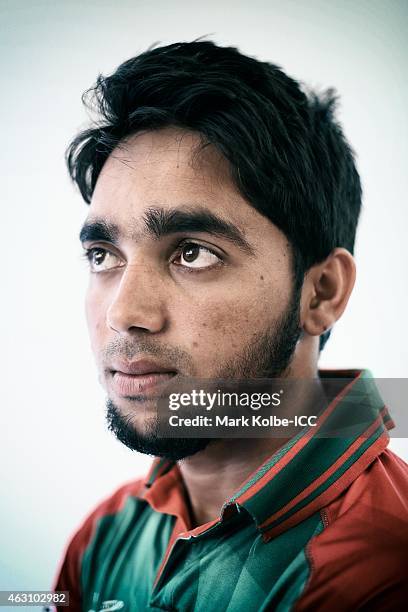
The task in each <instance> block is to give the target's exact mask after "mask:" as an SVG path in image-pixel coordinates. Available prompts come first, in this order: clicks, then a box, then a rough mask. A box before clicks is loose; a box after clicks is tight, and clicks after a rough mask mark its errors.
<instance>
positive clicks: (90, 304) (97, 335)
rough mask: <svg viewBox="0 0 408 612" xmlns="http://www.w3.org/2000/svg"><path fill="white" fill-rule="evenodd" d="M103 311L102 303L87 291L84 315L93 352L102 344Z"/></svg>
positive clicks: (91, 292) (104, 317)
mask: <svg viewBox="0 0 408 612" xmlns="http://www.w3.org/2000/svg"><path fill="white" fill-rule="evenodd" d="M105 310H106V309H105V306H104V304H103V302H102V301H101V300H98V299H97V296H96V295H95V293H94V292H93V291H92V290H91V289H88V292H87V295H86V299H85V315H86V321H87V325H88V332H89V337H90V339H91V346H92V348H93V350H94V351H95V350H96V349H97V348H98V346H100V345H101V343H102V342H103V335H104V329H105V320H106V312H105Z"/></svg>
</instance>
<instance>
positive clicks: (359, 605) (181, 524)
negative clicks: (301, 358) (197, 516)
mask: <svg viewBox="0 0 408 612" xmlns="http://www.w3.org/2000/svg"><path fill="white" fill-rule="evenodd" d="M320 375H321V376H327V375H329V376H331V377H336V376H337V377H348V378H350V379H351V382H350V383H349V384H347V385H346V386H345V387H344V389H343V390H342V391H341V393H340V394H339V395H338V396H337V397H336V398H335V399H334V400H333V401H332V402H331V403H330V404H329V405H328V406H327V408H325V410H324V411H323V412H322V413H321V414H320V416H319V418H318V421H317V425H316V427H313V428H306V429H305V430H302V432H300V433H299V434H297V435H295V436H294V437H293V438H291V440H289V442H287V443H286V444H285V445H284V446H283V447H281V448H280V449H279V450H278V451H277V452H275V453H274V454H272V455H271V456H270V457H269V458H268V459H267V460H266V461H264V462H263V464H262V465H260V466H259V468H258V469H257V470H255V472H253V473H252V474H251V475H250V476H249V477H248V478H247V480H246V481H245V482H244V483H242V485H241V486H240V487H239V489H238V490H237V491H236V492H235V493H234V495H232V497H230V498H229V499H227V500H226V501H225V503H224V505H223V507H222V509H221V512H220V516H219V517H218V518H217V519H215V520H213V521H210V522H208V523H205V524H204V525H200V526H198V527H195V528H191V525H190V522H189V520H190V519H189V511H188V505H187V500H186V494H185V489H184V485H183V480H182V477H181V474H180V471H179V468H178V465H177V463H173V462H171V461H168V460H166V459H159V458H157V459H155V460H154V461H153V464H152V466H151V469H150V471H149V474H148V475H147V476H146V477H145V478H143V479H140V480H137V481H133V482H131V483H128V484H126V485H124V486H122V487H121V488H120V489H118V490H117V491H116V492H115V493H114V494H113V495H111V496H110V497H109V498H108V499H107V500H106V501H104V502H103V503H101V504H100V505H99V506H98V507H97V508H96V509H95V510H94V512H92V514H91V515H90V516H89V517H88V518H87V519H86V521H85V522H84V524H83V525H82V526H81V528H80V529H79V530H78V531H77V533H76V534H75V536H74V537H73V538H72V540H71V542H70V544H69V546H68V548H67V552H66V554H65V556H64V559H63V562H62V565H61V568H60V570H59V572H58V577H57V580H56V583H55V585H54V588H55V590H67V591H69V592H70V601H71V605H70V608H69V609H70V610H75V611H76V610H78V611H79V610H84V611H86V612H88V611H94V612H97V611H99V610H105V611H106V610H119V609H122V610H126V611H131V612H139V611H145V610H151V611H153V610H157V611H159V610H160V611H163V610H168V611H180V612H181V611H183V612H190V611H191V612H193V611H194V612H211V611H216V612H221V611H222V612H224V611H225V612H238V611H245V612H252V611H253V612H259V611H266V610H274V611H277V612H287V611H289V610H296V611H298V612H301V611H306V610H307V611H309V612H318V611H320V610H321V611H326V610H333V611H335V612H342V611H353V612H354V611H356V610H362V611H363V610H364V611H367V612H368V611H372V610H374V611H377V610H380V611H386V610H402V609H406V607H407V603H408V465H407V464H406V463H405V462H404V461H402V459H400V458H399V457H398V456H397V455H395V454H394V453H393V452H392V451H391V450H389V449H388V448H387V445H388V442H389V433H388V429H390V428H391V427H393V426H394V424H393V422H392V419H391V417H390V415H389V413H388V410H387V408H386V407H385V406H384V404H383V402H382V400H381V397H380V396H379V393H378V391H377V389H376V387H375V384H374V381H373V379H372V378H371V375H370V372H369V371H368V370H361V371H355V370H343V371H340V370H337V371H320ZM368 380H370V381H371V382H370V384H369V385H368V386H367V381H368ZM361 385H363V386H364V393H362V394H359V393H356V390H358V388H359V386H361ZM367 388H368V389H369V392H368V394H367ZM356 397H361V398H363V399H362V400H361V402H362V403H363V404H362V405H359V406H358V408H359V410H361V409H362V410H364V411H365V413H364V414H365V418H364V419H363V420H362V423H361V426H360V428H356V427H354V428H353V429H352V431H353V433H352V434H350V435H349V436H348V437H319V436H318V435H317V432H318V431H322V428H324V427H327V426H329V425H330V424H333V423H335V422H336V419H338V418H339V415H340V414H341V413H342V412H343V413H344V411H345V410H348V411H352V410H353V402H355V401H356V400H355V398H356ZM350 398H353V399H352V401H350ZM350 414H351V413H350ZM254 443H256V441H255V440H254ZM65 609H66V608H65ZM61 610H64V608H61Z"/></svg>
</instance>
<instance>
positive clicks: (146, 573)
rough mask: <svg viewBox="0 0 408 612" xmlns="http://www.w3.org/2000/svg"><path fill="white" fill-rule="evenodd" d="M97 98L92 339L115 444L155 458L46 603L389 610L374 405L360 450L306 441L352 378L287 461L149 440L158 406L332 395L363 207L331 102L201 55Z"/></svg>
mask: <svg viewBox="0 0 408 612" xmlns="http://www.w3.org/2000/svg"><path fill="white" fill-rule="evenodd" d="M92 91H93V93H94V99H95V101H96V103H97V107H98V110H99V111H100V113H101V115H102V122H101V123H100V124H98V125H95V126H94V127H92V128H91V129H89V130H87V131H86V132H83V133H81V134H79V136H77V137H76V139H75V140H74V141H73V142H72V144H71V145H70V147H69V149H68V155H67V161H68V166H69V171H70V174H71V176H72V178H73V180H74V181H75V182H76V183H77V185H78V186H79V189H80V191H81V193H82V196H83V198H84V199H85V201H86V202H87V203H89V204H90V208H89V214H88V217H87V220H86V222H85V224H84V226H83V228H82V231H81V242H82V244H83V247H84V248H85V251H86V257H87V259H88V260H89V266H90V272H91V274H90V285H89V290H88V295H87V318H88V324H89V330H90V336H91V341H92V347H93V350H94V353H95V357H96V361H97V364H98V369H99V373H100V379H101V381H102V383H103V385H104V387H105V389H106V393H107V397H108V400H107V415H108V422H109V426H110V428H111V429H112V430H113V431H114V433H115V434H116V435H117V436H118V438H119V439H120V440H121V441H122V442H123V443H125V444H126V445H127V446H128V447H130V448H131V449H134V450H136V451H140V452H143V453H148V454H151V455H154V456H155V457H156V458H155V459H154V462H153V464H152V467H151V470H150V473H149V474H148V475H147V476H146V478H143V479H141V480H137V481H135V482H131V483H129V484H126V485H124V486H122V487H121V488H120V489H119V490H118V491H116V492H115V493H114V494H113V495H112V496H111V497H110V498H109V499H107V500H106V501H105V502H103V503H102V504H100V505H99V506H98V507H97V508H96V510H95V511H94V512H93V513H92V514H91V515H90V516H89V517H88V518H87V520H86V521H85V523H84V524H83V526H82V527H81V528H80V529H79V531H78V532H77V533H76V535H75V536H74V538H73V539H72V541H71V542H70V544H69V547H68V549H67V553H66V555H65V558H64V560H63V564H62V567H61V569H60V572H59V575H58V578H57V581H56V585H55V588H56V589H57V590H67V591H69V593H70V600H71V606H70V609H72V610H80V609H82V610H86V611H88V610H94V611H96V610H102V609H103V610H119V609H124V610H131V611H140V610H179V611H192V610H195V611H204V610H205V611H209V610H210V611H211V610H217V611H219V610H223V611H224V610H228V611H229V612H234V611H238V610H245V611H251V610H253V611H258V610H278V611H286V610H291V609H296V610H299V611H300V610H310V611H313V612H316V611H318V610H329V609H332V610H340V611H342V610H350V611H351V610H353V611H354V610H398V609H401V606H403V604H404V603H406V602H407V598H408V588H407V567H408V554H407V544H408V533H407V531H408V529H407V516H408V513H407V498H408V495H407V491H408V467H407V465H406V464H405V463H404V462H403V461H402V460H401V459H399V458H398V457H397V456H395V455H394V454H393V453H392V452H391V451H390V450H388V449H387V448H386V447H387V444H388V440H389V435H388V429H389V428H390V427H391V425H392V422H391V420H390V419H389V416H388V414H387V411H386V409H384V406H383V404H382V402H381V401H380V399H379V396H378V394H377V393H376V391H375V387H374V386H373V390H372V393H370V395H369V396H368V397H367V396H366V397H365V398H364V400H362V401H363V402H364V406H363V407H364V409H365V410H367V411H368V412H367V414H369V417H368V419H367V420H366V422H365V424H364V427H363V428H360V430H358V431H357V432H356V430H353V433H352V434H351V433H350V435H349V436H347V437H344V436H343V437H331V438H330V437H319V436H318V435H316V433H315V431H317V430H318V429H319V428H321V427H323V426H324V424H325V423H327V422H329V421H330V420H331V419H336V418H338V415H339V414H340V413H341V412H342V411H343V413H344V412H345V411H346V410H347V411H350V410H351V411H352V410H353V406H351V407H350V403H351V399H350V398H351V397H355V396H356V395H357V396H358V394H357V393H355V391H356V389H357V388H358V386H359V385H360V384H361V381H362V380H365V379H366V378H367V376H368V374H367V372H366V371H356V370H348V371H338V372H337V371H336V372H331V373H330V375H331V376H332V377H334V378H336V377H337V378H339V379H341V378H342V377H344V378H348V384H344V385H343V388H342V390H341V392H340V393H339V394H338V396H337V397H336V398H335V399H334V400H333V401H332V402H330V403H329V405H328V406H327V407H326V408H325V409H324V410H323V411H322V412H321V413H320V414H319V419H318V424H317V430H314V431H312V428H310V427H306V428H305V429H303V430H302V431H301V432H300V433H299V434H297V435H294V436H289V437H288V438H286V439H282V438H277V437H272V436H266V437H264V438H261V439H259V438H257V439H254V438H251V437H247V438H245V437H243V438H238V439H237V438H231V439H227V438H216V439H208V438H191V437H184V438H183V437H181V438H175V439H171V438H168V437H167V438H166V437H163V436H160V434H159V431H158V429H157V422H156V421H155V420H154V418H153V415H154V409H155V407H156V404H157V401H158V400H157V398H158V395H157V393H158V389H159V388H160V389H162V388H163V387H165V386H166V384H167V383H172V384H174V383H175V382H176V383H177V381H178V380H182V379H184V378H186V377H197V378H202V379H212V380H214V379H215V380H217V379H228V380H229V379H231V380H232V379H246V380H251V379H257V378H274V379H275V378H277V377H280V378H281V379H284V380H293V381H295V380H299V379H311V380H314V381H316V382H317V383H318V386H319V387H320V388H321V389H322V390H323V389H324V385H325V383H324V380H325V374H324V372H322V371H320V370H319V369H318V359H319V352H320V351H321V350H322V348H323V346H324V344H325V342H326V341H327V339H328V336H329V334H330V329H331V328H332V326H333V325H334V324H335V322H336V321H337V320H338V319H339V317H340V316H341V315H342V313H343V311H344V309H345V308H346V305H347V302H348V299H349V297H350V294H351V291H352V289H353V285H354V280H355V263H354V258H353V255H352V253H353V247H354V239H355V233H356V226H357V222H358V217H359V212H360V205H361V188H360V181H359V176H358V173H357V170H356V168H355V164H354V159H353V154H352V152H351V149H350V147H349V145H348V144H347V142H346V140H345V138H344V135H343V133H342V130H341V127H340V126H339V124H338V123H337V122H336V121H335V119H334V116H333V111H334V98H333V96H332V94H331V93H330V92H329V93H327V94H326V95H325V96H323V97H320V98H319V97H318V96H315V95H312V94H310V95H309V96H307V95H306V94H305V93H303V91H302V90H301V89H300V87H299V84H298V83H297V82H296V81H294V80H293V79H291V78H289V77H288V76H287V75H285V74H284V73H283V72H282V71H281V70H280V69H279V68H278V67H276V66H274V65H272V64H268V63H264V62H259V61H257V60H255V59H253V58H250V57H246V56H244V55H242V54H240V53H239V52H238V51H237V50H236V49H232V48H222V47H218V46H216V45H214V44H213V43H211V42H203V41H202V42H192V43H180V44H174V45H170V46H167V47H161V48H156V49H153V50H149V51H147V52H146V53H143V54H141V55H139V56H137V57H135V58H132V59H130V60H129V61H127V62H125V63H123V64H122V65H121V66H119V68H118V69H117V70H116V72H115V73H114V74H113V75H111V76H109V77H107V78H103V77H99V79H98V81H97V85H96V87H95V88H94V90H92ZM326 376H327V373H326ZM306 401H307V398H306V397H305V405H306ZM353 401H354V400H353ZM61 609H62V608H61Z"/></svg>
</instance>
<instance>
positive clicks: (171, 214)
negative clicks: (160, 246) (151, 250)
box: [143, 207, 254, 255]
mask: <svg viewBox="0 0 408 612" xmlns="http://www.w3.org/2000/svg"><path fill="white" fill-rule="evenodd" d="M143 219H144V224H145V228H146V232H147V233H148V234H150V235H151V236H153V237H154V238H161V237H162V236H168V235H169V234H176V233H179V232H205V233H207V234H214V235H216V236H221V237H222V238H226V239H227V240H229V241H230V242H232V243H233V244H235V245H236V246H237V247H238V248H239V249H241V250H242V251H245V252H246V253H249V254H251V255H254V249H253V248H252V246H251V245H250V244H249V242H248V241H247V240H246V238H245V236H244V234H243V233H242V231H241V230H240V229H239V228H238V227H237V226H236V225H234V224H233V223H231V222H230V221H226V220H225V219H221V217H218V216H217V215H215V214H214V213H212V212H211V211H209V210H207V209H205V208H201V209H200V208H199V209H197V208H196V209H195V210H191V211H189V210H180V209H164V208H153V207H152V208H149V209H148V210H147V211H146V213H145V214H144V216H143Z"/></svg>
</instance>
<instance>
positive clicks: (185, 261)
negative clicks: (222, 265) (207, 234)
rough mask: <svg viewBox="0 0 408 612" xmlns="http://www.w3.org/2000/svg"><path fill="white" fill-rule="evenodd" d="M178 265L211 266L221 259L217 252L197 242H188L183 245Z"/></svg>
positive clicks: (198, 267) (197, 267) (187, 266)
mask: <svg viewBox="0 0 408 612" xmlns="http://www.w3.org/2000/svg"><path fill="white" fill-rule="evenodd" d="M178 260H179V261H178V262H174V263H177V265H179V266H183V267H184V268H196V269H200V268H210V267H211V266H213V265H214V264H216V263H218V262H220V261H221V258H220V257H218V255H216V254H215V253H213V252H212V251H210V249H207V248H206V247H204V246H202V245H201V244H197V243H195V242H188V243H186V244H184V245H183V246H182V247H181V252H180V255H179V257H178Z"/></svg>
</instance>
